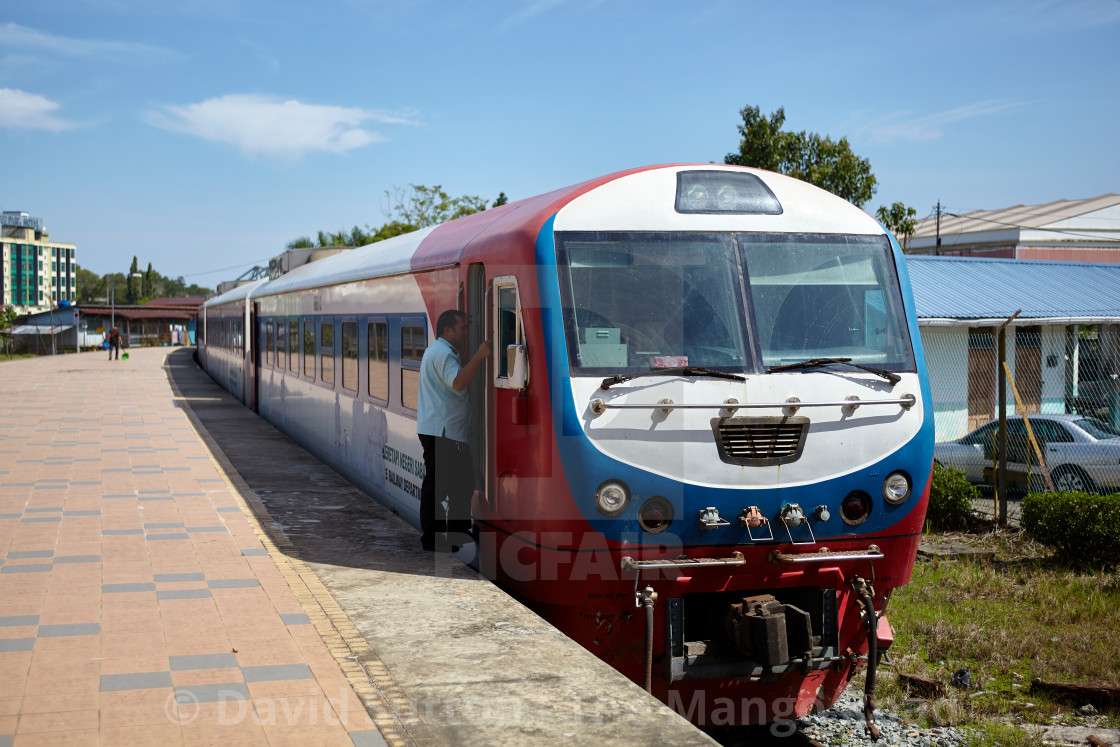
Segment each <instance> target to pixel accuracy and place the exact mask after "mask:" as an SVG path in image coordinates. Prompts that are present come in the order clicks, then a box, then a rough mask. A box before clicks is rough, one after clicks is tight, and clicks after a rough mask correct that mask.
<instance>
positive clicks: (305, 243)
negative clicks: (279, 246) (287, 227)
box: [284, 236, 315, 249]
mask: <svg viewBox="0 0 1120 747" xmlns="http://www.w3.org/2000/svg"><path fill="white" fill-rule="evenodd" d="M313 246H315V243H314V242H313V241H312V240H311V237H310V236H300V237H299V238H298V239H292V240H291V241H289V242H288V243H287V244H285V245H284V248H285V249H310V248H312V247H313Z"/></svg>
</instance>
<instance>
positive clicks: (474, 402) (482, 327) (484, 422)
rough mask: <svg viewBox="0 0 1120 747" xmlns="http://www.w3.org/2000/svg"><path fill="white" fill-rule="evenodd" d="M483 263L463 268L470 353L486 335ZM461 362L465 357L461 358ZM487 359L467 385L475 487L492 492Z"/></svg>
mask: <svg viewBox="0 0 1120 747" xmlns="http://www.w3.org/2000/svg"><path fill="white" fill-rule="evenodd" d="M486 282H487V281H486V267H485V265H483V264H482V263H481V262H476V263H474V264H472V265H471V266H470V268H469V269H468V271H467V306H466V308H465V309H462V311H465V312H466V313H467V319H468V321H469V325H470V342H469V348H468V351H467V355H474V351H475V350H477V349H478V346H479V345H480V344H481V343H482V341H483V340H485V339H487V337H488V330H489V329H490V327H489V322H490V318H489V316H488V314H487V311H488V309H487V306H488V304H487V301H488V299H489V296H490V289H489V288H487V285H486ZM464 362H465V361H464ZM490 365H491V362H490V361H487V362H485V363H483V370H481V371H479V372H478V373H477V374H475V377H474V381H472V382H471V386H470V407H471V433H470V436H471V454H472V456H473V457H474V471H475V475H476V480H477V484H476V485H475V487H476V488H477V489H478V490H482V491H485V493H486V494H487V495H493V493H492V489H493V485H492V484H491V479H490V475H491V474H492V471H491V470H490V469H489V466H490V445H491V444H492V443H493V440H492V438H491V436H490V420H489V414H490V375H489V366H490Z"/></svg>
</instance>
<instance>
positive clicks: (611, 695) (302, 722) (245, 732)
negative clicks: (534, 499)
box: [0, 348, 712, 747]
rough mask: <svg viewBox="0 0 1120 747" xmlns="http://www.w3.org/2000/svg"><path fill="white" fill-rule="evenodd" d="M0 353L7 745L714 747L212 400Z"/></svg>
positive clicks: (137, 354)
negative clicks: (2, 358) (7, 358)
mask: <svg viewBox="0 0 1120 747" xmlns="http://www.w3.org/2000/svg"><path fill="white" fill-rule="evenodd" d="M129 353H130V356H129V359H128V360H122V361H107V360H106V359H105V357H104V355H103V354H101V353H83V354H71V355H64V356H55V357H47V358H39V359H34V360H21V361H11V362H0V747H10V746H18V745H25V744H27V745H44V744H55V743H57V744H66V745H86V744H89V745H96V744H104V745H123V744H159V745H173V744H219V743H220V744H222V745H235V744H254V745H255V744H261V745H282V744H316V745H335V744H338V745H359V746H361V745H383V744H388V745H440V744H455V745H459V744H464V745H490V744H503V745H505V744H563V743H578V742H592V743H597V744H666V743H671V744H680V745H691V744H712V742H711V740H710V739H709V738H708V737H707V736H706V735H705V734H704V733H702V732H701V731H699V730H697V729H696V728H694V727H693V726H692V725H691V724H689V723H688V722H687V721H685V720H684V719H683V718H681V717H679V716H678V715H676V714H675V713H673V712H672V711H671V710H669V709H667V708H665V707H663V706H662V705H661V704H660V703H658V702H657V701H656V700H654V699H653V698H651V697H650V696H648V695H647V694H646V693H645V692H644V691H643V690H642V689H641V688H639V687H638V686H636V685H634V684H633V683H631V682H630V681H629V680H627V679H626V678H624V677H622V676H621V675H619V674H618V673H617V672H615V671H614V670H612V669H610V668H609V667H608V666H606V665H605V664H603V663H602V662H601V661H599V660H598V659H597V658H596V657H594V656H593V655H592V654H591V653H589V652H587V651H585V650H584V649H583V648H582V647H580V646H578V645H577V644H575V643H573V642H572V641H570V640H569V639H567V638H566V637H564V636H563V635H562V634H560V633H559V632H558V631H556V630H555V629H554V628H552V627H551V626H550V625H548V624H547V623H545V622H544V621H543V620H541V619H540V618H539V617H537V616H536V615H535V614H533V613H532V612H531V611H529V610H528V609H526V608H525V607H523V606H522V605H520V604H519V603H517V602H516V601H515V600H513V599H511V598H510V597H508V596H507V595H506V594H504V593H503V592H502V591H501V590H500V589H498V588H496V587H495V586H493V585H492V584H491V583H490V582H488V581H487V580H485V579H483V578H481V577H479V576H478V575H477V574H475V573H474V572H473V571H472V570H471V569H470V568H469V567H467V566H465V565H463V564H461V563H460V562H459V561H458V560H456V559H455V558H454V557H452V556H449V555H442V554H440V555H433V554H431V553H424V552H421V551H420V550H419V542H418V535H417V533H416V532H415V531H414V530H413V529H412V528H411V527H410V526H408V525H407V524H405V523H404V522H402V521H401V520H399V519H398V518H397V517H395V516H393V515H392V514H391V513H389V512H388V511H386V510H384V509H383V508H382V507H381V506H379V505H378V504H376V503H375V502H374V501H373V500H372V499H370V498H369V497H368V496H366V495H365V494H363V493H361V491H359V490H357V489H356V488H354V487H353V486H352V485H350V484H349V483H348V482H346V481H345V480H344V479H342V478H341V477H340V476H338V475H337V474H336V473H334V472H333V471H332V470H330V469H329V468H327V467H326V466H324V465H323V464H322V463H320V462H319V461H318V460H316V459H315V458H314V457H312V456H311V455H309V454H308V453H307V452H306V451H304V450H303V449H301V448H299V447H298V446H296V445H295V444H293V443H292V442H291V441H289V440H288V439H287V438H286V437H285V436H284V435H283V434H281V433H279V432H278V431H276V430H275V429H274V428H272V427H271V426H270V425H268V424H267V423H265V422H264V421H263V420H261V419H260V418H258V417H257V416H256V415H254V414H253V413H252V412H250V411H249V410H248V409H246V408H245V407H243V406H242V405H241V404H240V403H238V402H236V400H234V399H233V398H231V397H230V396H228V395H227V394H226V393H225V392H224V391H222V390H221V389H220V388H219V387H217V385H215V384H214V383H213V382H212V381H211V380H210V379H209V377H207V376H206V374H205V373H203V372H202V371H201V370H200V369H199V368H198V367H197V366H196V365H195V363H194V361H193V357H192V354H193V349H190V348H149V349H134V350H131V351H129Z"/></svg>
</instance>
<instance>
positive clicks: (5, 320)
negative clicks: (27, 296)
mask: <svg viewBox="0 0 1120 747" xmlns="http://www.w3.org/2000/svg"><path fill="white" fill-rule="evenodd" d="M18 319H19V312H18V311H16V307H15V306H12V305H11V304H8V305H7V306H5V307H4V316H3V317H2V318H0V325H2V326H3V328H4V329H8V328H9V327H14V326H15V324H16V321H17V320H18Z"/></svg>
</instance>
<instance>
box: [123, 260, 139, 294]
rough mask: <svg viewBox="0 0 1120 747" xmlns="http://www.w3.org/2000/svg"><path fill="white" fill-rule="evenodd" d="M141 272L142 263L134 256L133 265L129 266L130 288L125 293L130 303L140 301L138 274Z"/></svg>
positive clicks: (127, 280)
mask: <svg viewBox="0 0 1120 747" xmlns="http://www.w3.org/2000/svg"><path fill="white" fill-rule="evenodd" d="M139 274H140V263H139V262H137V261H136V257H133V258H132V267H130V268H128V277H127V278H126V282H127V283H128V290H127V292H126V294H125V300H126V301H127V302H128V303H138V302H139V301H140V289H139V288H138V287H137V286H138V283H137V282H136V280H137V278H136V275H139Z"/></svg>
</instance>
